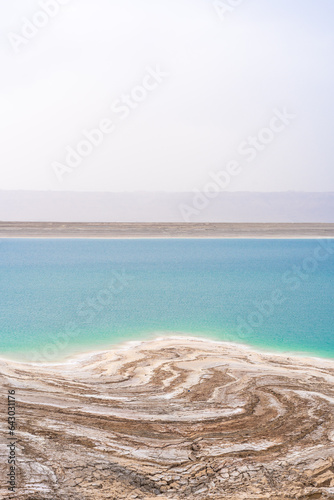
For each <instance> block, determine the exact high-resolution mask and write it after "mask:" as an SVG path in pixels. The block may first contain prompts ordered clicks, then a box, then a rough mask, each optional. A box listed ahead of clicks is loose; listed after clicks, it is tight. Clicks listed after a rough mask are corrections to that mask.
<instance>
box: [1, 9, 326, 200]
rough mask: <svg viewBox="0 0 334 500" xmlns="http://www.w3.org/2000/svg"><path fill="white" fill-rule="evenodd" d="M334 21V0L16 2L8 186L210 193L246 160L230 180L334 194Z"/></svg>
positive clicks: (11, 23)
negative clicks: (222, 175)
mask: <svg viewBox="0 0 334 500" xmlns="http://www.w3.org/2000/svg"><path fill="white" fill-rule="evenodd" d="M60 3H61V4H62V5H60ZM237 4H238V5H237ZM42 5H43V6H44V10H43V9H42V7H41V6H42ZM36 25H37V26H38V27H36ZM333 25H334V2H333V0H317V1H315V0H312V1H311V0H270V1H268V0H244V1H238V0H222V1H220V2H215V1H214V0H164V1H163V0H39V1H36V0H15V1H14V2H8V1H4V0H2V1H1V3H0V29H1V44H0V67H1V79H0V88H1V97H0V104H1V113H0V136H1V184H0V189H46V190H50V189H51V190H86V191H87V190H88V191H101V190H103V191H133V190H153V191H155V190H173V191H191V190H193V189H199V190H201V189H203V188H204V186H205V185H206V183H207V182H208V181H210V179H211V178H212V174H213V173H214V172H215V173H216V174H217V172H221V171H223V170H225V171H226V170H229V171H230V174H231V168H232V167H231V163H230V162H231V161H234V162H238V163H237V165H238V166H235V167H234V171H233V175H230V174H229V177H230V180H229V181H228V182H226V183H225V185H224V186H223V187H222V189H226V190H232V191H239V190H249V191H285V190H299V191H334V173H333V144H334V141H333V130H334V99H333V88H334V72H333V63H332V59H333V54H334V35H333V33H334V32H333ZM97 127H101V128H102V129H103V132H101V131H100V132H96V131H95V132H94V133H93V134H89V131H91V130H92V129H96V128H97ZM87 136H88V137H87ZM82 141H83V142H82ZM92 143H94V144H92ZM78 151H79V154H78Z"/></svg>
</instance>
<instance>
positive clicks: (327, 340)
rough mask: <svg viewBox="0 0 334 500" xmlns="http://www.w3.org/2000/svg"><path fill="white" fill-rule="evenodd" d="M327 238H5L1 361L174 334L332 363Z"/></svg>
mask: <svg viewBox="0 0 334 500" xmlns="http://www.w3.org/2000/svg"><path fill="white" fill-rule="evenodd" d="M333 278H334V240H273V239H270V240H256V239H219V240H218V239H217V240H215V239H209V240H205V239H187V240H178V239H172V240H171V239H168V240H166V239H161V240H156V239H151V240H150V239H134V240H111V239H110V240H94V239H2V240H0V292H1V301H0V327H1V338H0V356H3V357H9V358H15V359H24V360H27V359H29V360H32V361H33V360H37V361H55V360H58V359H62V358H65V357H66V356H68V355H70V354H73V353H78V352H84V351H87V350H98V349H100V348H106V347H110V346H112V345H115V344H117V343H120V342H123V341H127V340H141V339H149V338H153V337H156V336H161V335H169V334H175V333H177V334H179V335H187V336H196V335H198V336H200V337H207V338H209V339H213V340H227V341H233V342H238V343H242V344H248V345H251V346H254V347H256V348H260V349H262V350H270V351H273V350H276V351H280V352H286V351H288V352H296V353H306V354H308V353H309V354H312V355H317V356H324V357H331V358H334V335H333V333H334V331H333V330H334V328H333V326H334V322H333V312H334V279H333Z"/></svg>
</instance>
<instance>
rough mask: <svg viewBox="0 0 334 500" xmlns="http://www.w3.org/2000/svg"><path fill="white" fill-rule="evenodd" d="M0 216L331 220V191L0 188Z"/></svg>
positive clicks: (102, 219) (27, 218)
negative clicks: (94, 191) (41, 189)
mask: <svg viewBox="0 0 334 500" xmlns="http://www.w3.org/2000/svg"><path fill="white" fill-rule="evenodd" d="M211 194H212V193H211ZM0 220H1V221H28V222H30V221H41V222H48V221H49V222H291V223H292V222H296V223H297V222H323V223H325V222H327V223H330V222H331V223H333V222H334V193H301V192H285V193H246V192H222V193H219V194H218V195H215V197H214V198H210V197H209V194H208V193H191V192H190V193H167V192H160V193H152V192H136V193H103V192H102V193H101V192H97V193H89V192H63V191H48V192H46V191H0Z"/></svg>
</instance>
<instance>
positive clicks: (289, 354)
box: [0, 333, 334, 368]
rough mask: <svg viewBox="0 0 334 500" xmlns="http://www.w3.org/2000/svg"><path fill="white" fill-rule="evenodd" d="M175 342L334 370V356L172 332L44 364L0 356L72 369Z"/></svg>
mask: <svg viewBox="0 0 334 500" xmlns="http://www.w3.org/2000/svg"><path fill="white" fill-rule="evenodd" d="M173 341H175V342H176V343H177V344H179V343H182V345H185V346H186V347H188V348H192V346H193V345H195V344H196V343H201V344H203V346H205V345H208V346H212V347H214V346H217V347H218V348H219V347H222V348H224V347H225V348H228V349H235V351H236V352H237V351H240V354H247V353H254V354H257V355H259V356H271V357H277V358H284V359H287V358H289V359H290V358H291V359H294V360H296V361H300V362H301V363H303V362H306V361H310V362H311V363H312V361H313V362H315V363H317V364H319V363H320V364H321V362H324V364H325V365H327V364H328V363H333V368H334V356H333V357H327V356H320V355H316V354H313V353H311V352H301V351H292V350H291V351H290V350H289V351H288V350H286V351H278V350H277V351H276V350H275V349H273V348H266V347H263V348H261V347H258V346H253V345H251V344H246V343H242V342H237V341H231V340H226V341H225V340H217V339H212V338H210V337H204V336H202V335H199V336H198V337H197V336H193V335H191V334H185V335H182V334H180V335H178V334H177V333H171V334H166V335H160V334H159V335H158V336H153V337H146V338H144V339H138V340H124V341H120V342H116V343H114V344H110V345H108V346H105V347H101V348H99V349H87V350H83V351H78V350H76V351H74V352H72V353H69V354H66V355H64V357H62V358H59V359H57V360H54V361H50V362H48V361H44V362H34V361H27V360H23V359H22V360H20V359H15V358H11V357H10V356H8V357H7V356H6V355H4V354H2V353H0V363H1V362H3V363H8V364H15V365H26V366H31V367H33V366H34V367H44V368H53V367H59V366H62V367H70V366H75V365H77V364H80V363H84V362H89V361H90V360H91V359H92V358H94V357H96V356H103V355H107V354H111V353H114V352H123V351H129V350H135V349H143V348H145V346H147V345H148V346H149V345H150V344H152V343H154V344H155V345H156V347H157V348H159V346H160V345H161V346H163V345H164V344H165V343H166V342H173Z"/></svg>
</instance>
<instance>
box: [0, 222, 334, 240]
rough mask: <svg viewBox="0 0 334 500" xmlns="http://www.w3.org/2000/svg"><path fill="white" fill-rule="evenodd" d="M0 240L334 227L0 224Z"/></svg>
mask: <svg viewBox="0 0 334 500" xmlns="http://www.w3.org/2000/svg"><path fill="white" fill-rule="evenodd" d="M0 238H106V239H109V238H115V239H118V238H127V239H134V238H194V239H195V238H207V239H213V238H217V239H218V238H259V239H266V238H296V239H300V238H304V239H307V238H334V224H329V223H328V224H327V223H325V224H322V223H296V224H294V223H291V224H290V223H287V224H285V223H282V224H276V223H274V224H270V223H245V224H243V223H190V222H189V223H106V222H104V223H75V222H73V223H63V222H0Z"/></svg>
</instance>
